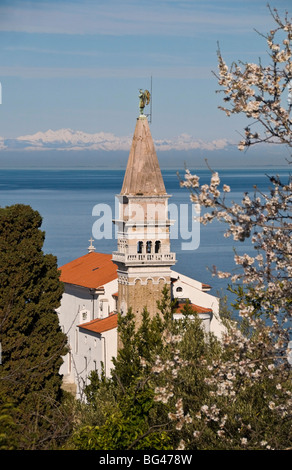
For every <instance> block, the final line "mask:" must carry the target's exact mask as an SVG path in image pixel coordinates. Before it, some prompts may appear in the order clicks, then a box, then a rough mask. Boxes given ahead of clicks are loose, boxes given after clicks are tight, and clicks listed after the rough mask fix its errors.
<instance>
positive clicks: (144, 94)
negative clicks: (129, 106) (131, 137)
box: [139, 89, 150, 116]
mask: <svg viewBox="0 0 292 470" xmlns="http://www.w3.org/2000/svg"><path fill="white" fill-rule="evenodd" d="M139 98H140V103H139V106H140V116H143V115H144V113H143V111H144V108H145V106H146V105H148V104H149V103H150V92H149V91H148V90H145V91H142V90H141V89H140V90H139Z"/></svg>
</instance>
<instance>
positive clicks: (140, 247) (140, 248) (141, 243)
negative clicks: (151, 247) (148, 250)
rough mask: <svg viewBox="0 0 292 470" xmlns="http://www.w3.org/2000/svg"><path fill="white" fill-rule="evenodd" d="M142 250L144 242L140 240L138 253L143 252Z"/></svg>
mask: <svg viewBox="0 0 292 470" xmlns="http://www.w3.org/2000/svg"><path fill="white" fill-rule="evenodd" d="M142 251H143V242H138V244H137V253H142Z"/></svg>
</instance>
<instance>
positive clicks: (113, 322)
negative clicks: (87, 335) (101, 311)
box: [78, 313, 118, 333]
mask: <svg viewBox="0 0 292 470" xmlns="http://www.w3.org/2000/svg"><path fill="white" fill-rule="evenodd" d="M78 326H79V328H83V329H84V330H89V331H93V332H94V333H103V332H104V331H108V330H113V329H114V328H117V326H118V314H117V313H114V314H112V315H109V316H108V317H106V318H103V319H102V320H101V319H100V318H96V319H95V320H91V321H89V322H87V323H83V324H81V325H78Z"/></svg>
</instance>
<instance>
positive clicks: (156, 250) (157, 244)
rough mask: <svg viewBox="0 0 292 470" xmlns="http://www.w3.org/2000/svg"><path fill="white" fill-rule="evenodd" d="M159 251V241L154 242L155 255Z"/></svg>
mask: <svg viewBox="0 0 292 470" xmlns="http://www.w3.org/2000/svg"><path fill="white" fill-rule="evenodd" d="M160 251H161V241H160V240H156V242H155V253H160Z"/></svg>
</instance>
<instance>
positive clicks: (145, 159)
mask: <svg viewBox="0 0 292 470" xmlns="http://www.w3.org/2000/svg"><path fill="white" fill-rule="evenodd" d="M120 194H121V195H129V196H130V195H143V196H152V195H153V196H155V195H163V194H166V190H165V186H164V182H163V178H162V174H161V170H160V167H159V163H158V158H157V155H156V151H155V147H154V142H153V139H152V136H151V132H150V128H149V124H148V120H147V118H146V117H145V116H140V117H139V118H138V119H137V123H136V128H135V132H134V136H133V141H132V147H131V150H130V154H129V159H128V164H127V168H126V172H125V176H124V182H123V186H122V190H121V193H120Z"/></svg>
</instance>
